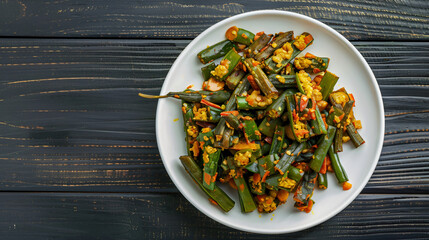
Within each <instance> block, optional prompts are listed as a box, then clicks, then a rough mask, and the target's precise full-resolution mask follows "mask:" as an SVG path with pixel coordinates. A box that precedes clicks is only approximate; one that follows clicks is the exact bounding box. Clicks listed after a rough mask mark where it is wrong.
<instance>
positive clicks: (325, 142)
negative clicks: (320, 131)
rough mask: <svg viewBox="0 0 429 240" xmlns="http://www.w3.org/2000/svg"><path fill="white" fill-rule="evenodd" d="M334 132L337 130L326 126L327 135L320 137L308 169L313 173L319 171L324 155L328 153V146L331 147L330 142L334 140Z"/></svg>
mask: <svg viewBox="0 0 429 240" xmlns="http://www.w3.org/2000/svg"><path fill="white" fill-rule="evenodd" d="M336 130H337V129H336V128H335V127H333V126H328V133H327V134H324V135H322V136H321V138H322V139H321V142H320V143H319V144H318V147H317V149H316V151H315V152H314V158H313V159H312V160H311V162H310V168H311V169H313V170H314V171H316V172H319V171H320V168H321V167H322V164H323V161H324V160H325V157H326V154H327V153H328V149H329V146H331V144H332V141H333V140H334V136H335V132H336Z"/></svg>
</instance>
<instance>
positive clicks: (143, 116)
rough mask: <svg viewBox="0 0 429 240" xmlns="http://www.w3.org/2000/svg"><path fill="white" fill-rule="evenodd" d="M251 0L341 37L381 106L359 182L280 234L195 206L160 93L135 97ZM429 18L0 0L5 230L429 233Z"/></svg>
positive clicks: (0, 213)
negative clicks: (331, 210)
mask: <svg viewBox="0 0 429 240" xmlns="http://www.w3.org/2000/svg"><path fill="white" fill-rule="evenodd" d="M258 9H282V10H288V11H293V12H297V13H301V14H304V15H307V16H310V17H313V18H315V19H317V20H320V21H322V22H324V23H326V24H328V25H329V26H331V27H333V28H334V29H336V30H337V31H339V32H340V33H341V34H342V35H344V36H345V37H346V38H347V39H349V40H350V41H351V42H352V44H353V45H354V46H356V48H357V49H358V50H359V51H360V52H361V53H362V55H363V56H364V57H365V59H366V60H367V62H368V63H369V65H370V66H371V68H372V70H373V71H374V74H375V76H376V78H377V81H378V84H379V85H380V89H381V92H382V95H383V101H384V107H385V114H386V115H385V117H386V129H385V132H386V134H385V141H384V147H383V152H382V154H381V157H380V160H379V163H378V165H377V168H376V170H375V172H374V174H373V176H372V178H371V179H370V181H369V183H368V185H367V186H366V188H365V189H364V190H363V191H362V193H361V194H360V195H359V196H358V197H357V198H356V200H355V201H353V203H352V204H351V205H350V206H349V207H347V208H346V209H345V210H344V211H342V212H341V213H339V214H338V215H337V216H335V217H333V218H332V219H330V220H328V221H327V222H325V223H323V224H321V225H318V226H316V227H313V228H311V229H309V230H305V231H301V232H298V233H293V234H287V235H274V236H262V235H258V234H250V233H245V232H241V231H237V230H233V229H231V228H228V227H226V226H223V225H221V224H219V223H217V222H215V221H213V220H211V219H209V218H208V217H206V216H205V215H203V214H202V213H200V212H199V211H198V210H197V209H195V208H194V207H193V206H192V205H190V203H189V202H188V201H187V200H186V199H185V198H184V197H183V196H182V195H181V194H180V193H179V192H178V190H177V189H176V187H175V186H174V185H173V183H172V182H171V180H170V178H169V177H168V175H167V173H166V171H165V170H164V167H163V165H162V162H161V159H160V156H159V152H158V149H157V145H156V140H155V110H156V101H143V100H142V99H140V98H138V97H136V96H137V93H138V92H140V91H144V92H145V93H149V94H157V93H159V91H160V88H161V86H162V83H163V79H164V77H165V76H166V74H167V72H168V70H169V68H170V66H171V65H172V63H173V62H174V60H175V59H176V57H177V56H178V55H179V53H180V52H181V51H182V50H183V49H184V47H185V46H186V45H187V44H188V43H189V42H190V41H191V40H192V39H193V38H195V37H196V36H197V35H198V34H199V33H201V32H202V31H203V30H205V29H206V28H207V27H209V26H211V25H212V24H214V23H216V22H218V21H220V20H223V19H225V18H227V17H230V16H233V15H236V14H239V13H243V12H247V11H252V10H258ZM428 15H429V2H428V1H426V0H420V1H417V0H416V1H408V0H386V1H380V2H379V1H366V0H347V1H343V0H331V1H311V0H290V1H281V0H279V1H274V0H273V1H237V0H235V1H232V2H227V1H195V0H194V1H171V2H170V1H123V0H121V1H120V0H111V1H106V0H104V1H87V0H79V1H66V0H57V1H41V0H40V1H30V0H22V1H18V0H9V1H7V0H0V164H1V168H0V238H1V239H173V238H177V239H259V238H262V237H263V238H265V239H279V238H282V239H287V238H303V239H327V238H342V239H355V238H367V239H387V238H389V239H396V238H406V239H410V238H413V239H418V238H422V239H423V238H429V231H428V229H429V172H428V170H429V143H428V142H429V122H428V117H429V87H428V86H429V71H428V68H429V18H428ZM367 107H370V106H367ZM356 161H359V159H356Z"/></svg>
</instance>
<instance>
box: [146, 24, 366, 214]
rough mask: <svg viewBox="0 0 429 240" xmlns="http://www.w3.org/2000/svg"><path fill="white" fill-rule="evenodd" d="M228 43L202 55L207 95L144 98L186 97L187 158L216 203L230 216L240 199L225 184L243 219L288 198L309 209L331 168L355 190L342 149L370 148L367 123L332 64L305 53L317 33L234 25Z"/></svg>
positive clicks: (172, 94) (199, 92)
mask: <svg viewBox="0 0 429 240" xmlns="http://www.w3.org/2000/svg"><path fill="white" fill-rule="evenodd" d="M225 37H226V40H223V41H221V42H218V43H215V44H213V45H212V46H208V47H207V48H206V49H203V50H202V51H201V52H199V53H198V54H197V57H198V59H199V60H200V61H201V63H203V64H206V65H205V66H203V67H202V68H201V73H202V80H203V81H202V87H201V88H202V90H192V89H190V88H186V89H185V90H184V91H182V92H170V93H168V94H167V95H164V96H151V95H146V94H140V96H142V97H145V98H164V97H172V98H177V99H180V100H181V101H182V113H183V121H184V126H183V127H184V132H185V135H186V138H185V144H186V148H187V152H188V155H187V156H181V157H180V160H181V162H182V164H183V166H184V168H185V169H186V171H187V172H188V173H189V175H190V176H191V177H192V179H193V180H194V181H195V182H196V183H197V185H198V186H199V187H200V188H201V189H202V190H203V192H205V193H206V194H207V196H208V198H209V200H210V201H211V202H212V203H214V204H215V205H218V206H219V207H220V208H221V209H223V210H224V211H229V210H231V209H232V208H233V207H234V201H233V200H232V199H231V198H230V197H229V196H228V195H227V194H226V193H225V192H224V191H223V190H222V189H221V188H219V184H226V185H229V186H231V187H232V188H234V189H236V190H237V191H238V195H239V200H240V201H239V202H240V207H241V211H242V212H244V213H247V212H252V211H254V210H257V211H259V212H261V213H270V212H273V211H275V210H276V209H277V208H278V207H279V206H280V205H282V204H284V203H285V202H286V201H287V200H288V198H289V195H292V197H291V198H293V201H295V207H296V209H298V210H300V211H304V212H307V213H308V212H310V211H311V209H312V207H313V205H314V204H315V202H314V201H313V200H312V196H313V193H314V189H315V188H316V186H318V188H320V189H327V188H328V178H327V174H328V172H333V173H334V174H335V176H336V178H337V180H338V183H339V184H340V185H342V188H343V190H349V189H350V188H351V187H352V184H351V183H349V179H348V177H347V174H346V171H345V169H344V167H343V166H342V164H341V162H340V159H339V156H338V152H341V151H343V143H346V142H351V143H352V145H353V146H354V147H356V148H357V147H359V146H361V145H362V144H364V143H365V141H364V140H363V138H362V136H361V135H360V134H359V132H358V131H357V129H360V128H362V123H361V121H360V120H357V119H356V118H355V115H354V112H353V108H354V107H355V98H354V96H353V94H351V93H349V92H347V91H346V89H345V88H340V89H337V90H334V88H335V85H336V83H337V82H338V80H339V77H338V76H336V75H335V74H334V73H331V72H330V71H328V67H329V63H330V59H329V58H328V57H326V56H315V55H313V54H311V53H309V52H308V51H307V48H308V47H309V46H310V45H312V43H313V41H315V39H314V38H313V36H312V35H311V34H310V33H307V32H304V33H302V34H300V35H297V36H294V32H293V31H287V32H279V33H276V34H265V33H264V32H258V33H256V34H254V33H252V32H250V31H248V30H246V29H242V28H238V27H236V26H232V27H230V28H229V29H228V30H227V31H226V34H225ZM190 77H196V76H190Z"/></svg>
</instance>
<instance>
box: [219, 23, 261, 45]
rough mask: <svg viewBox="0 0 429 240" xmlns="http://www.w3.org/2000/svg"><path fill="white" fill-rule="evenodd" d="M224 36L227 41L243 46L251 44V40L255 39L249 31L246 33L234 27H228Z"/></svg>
mask: <svg viewBox="0 0 429 240" xmlns="http://www.w3.org/2000/svg"><path fill="white" fill-rule="evenodd" d="M225 36H226V38H227V39H228V40H230V41H234V42H237V43H241V44H244V45H246V46H249V45H250V44H252V43H253V39H254V38H255V34H253V33H252V32H250V31H247V30H246V29H243V28H238V27H236V26H232V27H230V28H229V29H228V30H227V31H226V33H225Z"/></svg>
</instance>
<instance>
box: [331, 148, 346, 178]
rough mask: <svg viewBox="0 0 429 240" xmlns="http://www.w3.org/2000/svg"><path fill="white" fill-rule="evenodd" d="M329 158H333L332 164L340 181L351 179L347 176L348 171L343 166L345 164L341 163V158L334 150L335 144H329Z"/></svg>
mask: <svg viewBox="0 0 429 240" xmlns="http://www.w3.org/2000/svg"><path fill="white" fill-rule="evenodd" d="M328 154H329V158H330V159H331V166H332V169H333V170H334V173H335V176H336V177H337V180H338V182H339V183H344V182H347V181H348V180H349V178H348V177H347V173H346V171H345V170H344V168H343V165H341V162H340V158H339V157H338V154H337V153H336V152H335V150H334V146H329V151H328Z"/></svg>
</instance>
